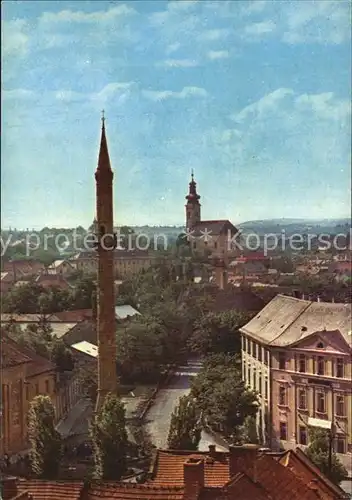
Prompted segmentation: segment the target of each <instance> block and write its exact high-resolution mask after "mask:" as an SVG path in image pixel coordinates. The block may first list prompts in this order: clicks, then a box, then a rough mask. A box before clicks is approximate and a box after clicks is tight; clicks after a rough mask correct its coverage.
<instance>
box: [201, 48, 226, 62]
mask: <svg viewBox="0 0 352 500" xmlns="http://www.w3.org/2000/svg"><path fill="white" fill-rule="evenodd" d="M207 56H208V58H209V59H210V60H212V61H214V60H217V59H227V58H228V57H230V53H229V51H228V50H210V51H209V52H208V53H207Z"/></svg>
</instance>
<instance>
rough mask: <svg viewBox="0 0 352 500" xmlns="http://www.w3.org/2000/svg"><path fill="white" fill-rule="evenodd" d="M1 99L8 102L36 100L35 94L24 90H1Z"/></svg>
mask: <svg viewBox="0 0 352 500" xmlns="http://www.w3.org/2000/svg"><path fill="white" fill-rule="evenodd" d="M1 95H2V98H3V99H4V100H6V101H8V100H15V101H17V100H31V99H35V98H36V96H37V95H36V93H35V92H33V91H32V90H26V89H12V90H3V91H2V93H1Z"/></svg>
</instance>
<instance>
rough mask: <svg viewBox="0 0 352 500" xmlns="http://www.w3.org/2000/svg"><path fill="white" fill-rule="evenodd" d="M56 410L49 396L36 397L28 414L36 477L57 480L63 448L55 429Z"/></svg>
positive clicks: (31, 450)
mask: <svg viewBox="0 0 352 500" xmlns="http://www.w3.org/2000/svg"><path fill="white" fill-rule="evenodd" d="M54 422H55V409H54V405H53V403H52V401H51V399H50V397H49V396H36V397H35V398H34V399H33V401H32V402H31V404H30V408H29V412H28V437H29V442H30V445H31V449H30V462H31V468H32V471H33V472H34V474H35V475H36V477H38V478H41V479H55V478H56V477H57V475H58V471H59V466H60V460H61V456H62V446H61V437H60V434H59V433H58V432H57V431H56V429H55V425H54Z"/></svg>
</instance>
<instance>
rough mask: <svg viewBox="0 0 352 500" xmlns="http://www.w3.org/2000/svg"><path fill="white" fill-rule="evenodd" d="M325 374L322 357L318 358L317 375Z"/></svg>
mask: <svg viewBox="0 0 352 500" xmlns="http://www.w3.org/2000/svg"><path fill="white" fill-rule="evenodd" d="M324 373H325V362H324V358H323V357H322V356H319V357H318V362H317V374H318V375H324Z"/></svg>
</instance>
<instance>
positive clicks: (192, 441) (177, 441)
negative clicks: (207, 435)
mask: <svg viewBox="0 0 352 500" xmlns="http://www.w3.org/2000/svg"><path fill="white" fill-rule="evenodd" d="M201 432H202V431H201V426H200V414H199V411H198V410H197V404H196V401H195V399H194V398H193V397H192V396H190V395H187V396H183V397H181V398H180V399H179V403H178V405H177V407H176V408H175V410H174V411H173V413H172V415H171V421H170V429H169V435H168V447H169V448H170V449H173V450H197V449H198V445H199V441H200V438H201Z"/></svg>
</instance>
